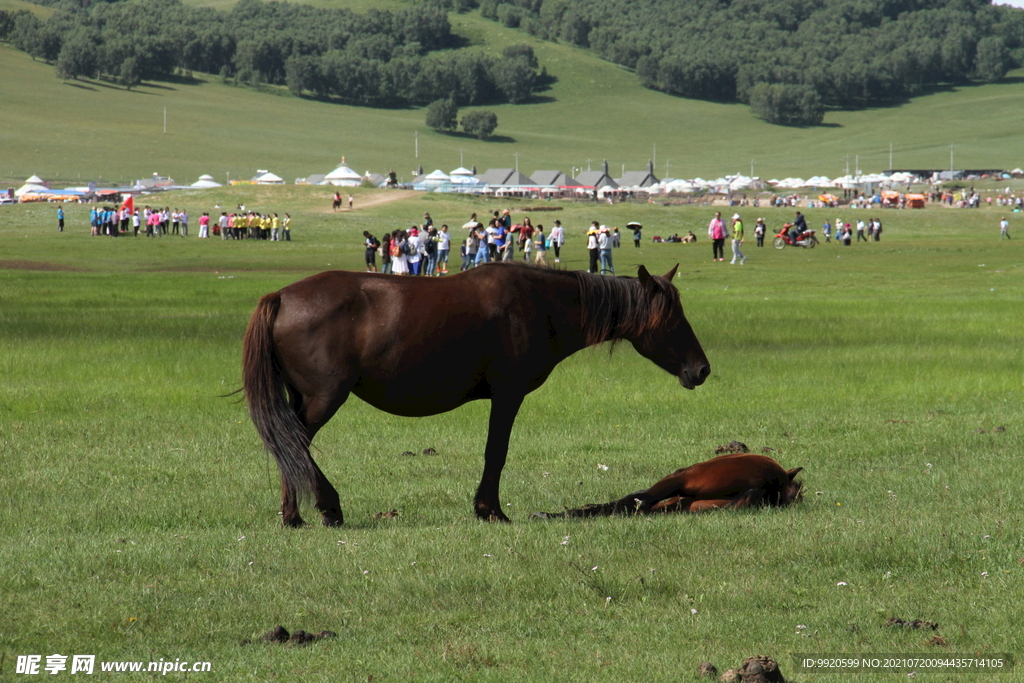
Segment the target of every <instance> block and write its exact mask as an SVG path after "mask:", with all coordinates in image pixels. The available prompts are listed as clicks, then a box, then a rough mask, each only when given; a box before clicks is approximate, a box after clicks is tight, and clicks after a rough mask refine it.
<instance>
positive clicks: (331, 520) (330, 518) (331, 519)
mask: <svg viewBox="0 0 1024 683" xmlns="http://www.w3.org/2000/svg"><path fill="white" fill-rule="evenodd" d="M323 522H324V526H326V527H339V526H341V525H342V524H344V523H345V518H344V517H342V516H341V513H340V512H339V513H338V514H337V515H324V516H323Z"/></svg>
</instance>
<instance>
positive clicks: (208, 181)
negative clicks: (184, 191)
mask: <svg viewBox="0 0 1024 683" xmlns="http://www.w3.org/2000/svg"><path fill="white" fill-rule="evenodd" d="M192 187H198V188H200V189H206V188H211V187H222V185H221V184H220V183H218V182H217V181H215V180H214V179H213V176H212V175H209V174H207V175H201V176H199V180H197V181H195V182H194V183H192Z"/></svg>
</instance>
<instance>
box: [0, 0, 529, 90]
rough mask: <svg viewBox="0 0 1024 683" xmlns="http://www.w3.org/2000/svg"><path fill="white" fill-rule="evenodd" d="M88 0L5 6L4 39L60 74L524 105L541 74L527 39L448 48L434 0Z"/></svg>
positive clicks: (447, 31) (0, 16)
mask: <svg viewBox="0 0 1024 683" xmlns="http://www.w3.org/2000/svg"><path fill="white" fill-rule="evenodd" d="M81 1H82V4H83V5H84V6H83V7H80V8H78V9H74V10H73V11H69V10H68V9H62V10H59V11H57V12H55V13H54V14H53V15H52V16H51V17H50V18H49V19H47V20H46V21H40V20H39V19H38V18H36V17H35V16H34V15H32V14H30V13H29V12H26V11H19V12H13V13H12V12H6V11H0V40H9V41H10V42H11V43H12V44H13V45H14V46H15V47H17V48H19V49H21V50H23V51H25V52H28V53H29V54H31V55H32V56H33V57H35V58H38V59H42V60H45V61H47V62H51V63H53V64H54V65H55V68H56V72H57V75H58V76H59V77H60V78H62V79H67V78H76V77H79V76H84V77H102V78H108V79H111V80H115V81H118V82H120V83H123V84H124V85H126V86H128V87H132V86H134V85H137V84H138V83H140V82H141V81H142V80H143V79H166V78H168V77H170V76H172V75H174V74H175V73H181V72H185V73H190V72H202V73H213V74H220V75H221V76H222V77H223V78H224V79H226V80H227V79H233V80H234V81H235V82H241V83H246V84H260V83H269V84H275V85H287V86H288V87H289V88H290V89H291V90H292V91H293V92H295V93H296V94H313V95H316V96H321V97H332V98H337V99H340V100H343V101H346V102H352V103H358V104H376V105H404V104H427V103H429V102H432V101H434V100H436V99H438V98H441V97H449V96H454V97H455V99H456V100H457V101H458V102H459V103H460V104H480V103H484V102H513V103H516V102H522V101H525V100H527V99H529V98H530V96H531V95H532V93H533V92H534V90H535V89H536V88H537V87H539V83H540V82H539V80H538V79H539V76H540V74H538V71H537V63H536V58H535V57H534V56H533V52H532V50H529V48H528V47H526V46H524V47H526V49H525V50H523V49H521V48H515V49H512V50H511V51H506V53H505V54H504V55H502V57H500V58H493V57H487V56H485V55H483V54H481V53H478V52H476V51H473V50H458V49H452V48H456V47H458V41H457V39H456V38H455V37H454V36H453V34H452V32H451V24H450V23H449V21H448V15H447V10H446V9H445V7H443V6H442V5H441V4H438V3H434V2H427V3H424V4H418V5H416V6H415V7H410V8H407V9H400V10H396V11H384V10H371V11H369V12H367V13H366V14H356V13H354V12H351V11H348V10H342V9H318V8H314V7H310V6H308V5H298V4H290V3H286V2H276V1H271V2H260V1H259V0H240V1H239V2H238V3H237V4H236V5H235V6H234V7H233V8H232V9H231V10H230V11H228V12H222V11H218V10H214V9H211V8H202V7H191V6H188V5H185V4H183V3H182V2H180V0H124V1H123V2H97V3H95V4H92V5H91V6H88V4H87V3H86V2H85V0H81ZM76 2H77V0H59V4H58V5H57V6H58V7H63V8H67V7H75V5H76ZM439 51H443V52H439ZM438 54H440V55H441V56H438ZM453 93H454V95H453Z"/></svg>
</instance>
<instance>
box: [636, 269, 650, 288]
mask: <svg viewBox="0 0 1024 683" xmlns="http://www.w3.org/2000/svg"><path fill="white" fill-rule="evenodd" d="M636 275H637V279H638V280H640V284H642V285H643V286H644V287H647V286H649V285H650V284H651V274H650V272H649V271H648V270H647V268H646V267H645V266H643V265H641V266H640V267H639V268H638V269H637V271H636Z"/></svg>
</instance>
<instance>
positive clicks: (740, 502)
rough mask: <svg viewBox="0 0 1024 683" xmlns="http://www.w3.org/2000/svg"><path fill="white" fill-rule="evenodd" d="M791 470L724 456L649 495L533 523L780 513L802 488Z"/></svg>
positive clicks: (757, 458)
mask: <svg viewBox="0 0 1024 683" xmlns="http://www.w3.org/2000/svg"><path fill="white" fill-rule="evenodd" d="M802 469H803V468H802V467H796V468H794V469H791V470H784V469H782V465H780V464H779V463H777V462H775V461H774V460H772V459H771V458H769V457H768V456H766V455H755V454H753V453H729V454H728V455H720V456H718V457H717V458H712V459H711V460H706V461H704V462H699V463H697V464H696V465H690V466H689V467H684V468H683V469H681V470H676V471H675V472H673V473H672V474H670V475H668V476H667V477H665V478H664V479H660V480H658V482H656V483H655V484H654V486H652V487H651V488H649V489H645V490H643V491H637V492H636V493H631V494H629V495H628V496H625V497H623V498H620V499H619V500H614V501H612V502H610V503H604V504H603V505H584V506H583V507H581V508H577V509H575V510H566V511H565V512H558V513H546V512H541V513H537V514H536V516H537V517H545V518H547V517H597V516H599V515H615V514H650V513H654V512H706V511H708V510H718V509H722V508H736V509H738V508H746V507H761V506H767V507H785V506H787V505H790V504H792V503H795V502H796V501H798V500H799V499H800V496H801V491H802V489H803V485H802V484H800V482H797V481H794V480H793V478H794V477H795V476H796V475H797V474H799V473H800V471H801V470H802Z"/></svg>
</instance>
